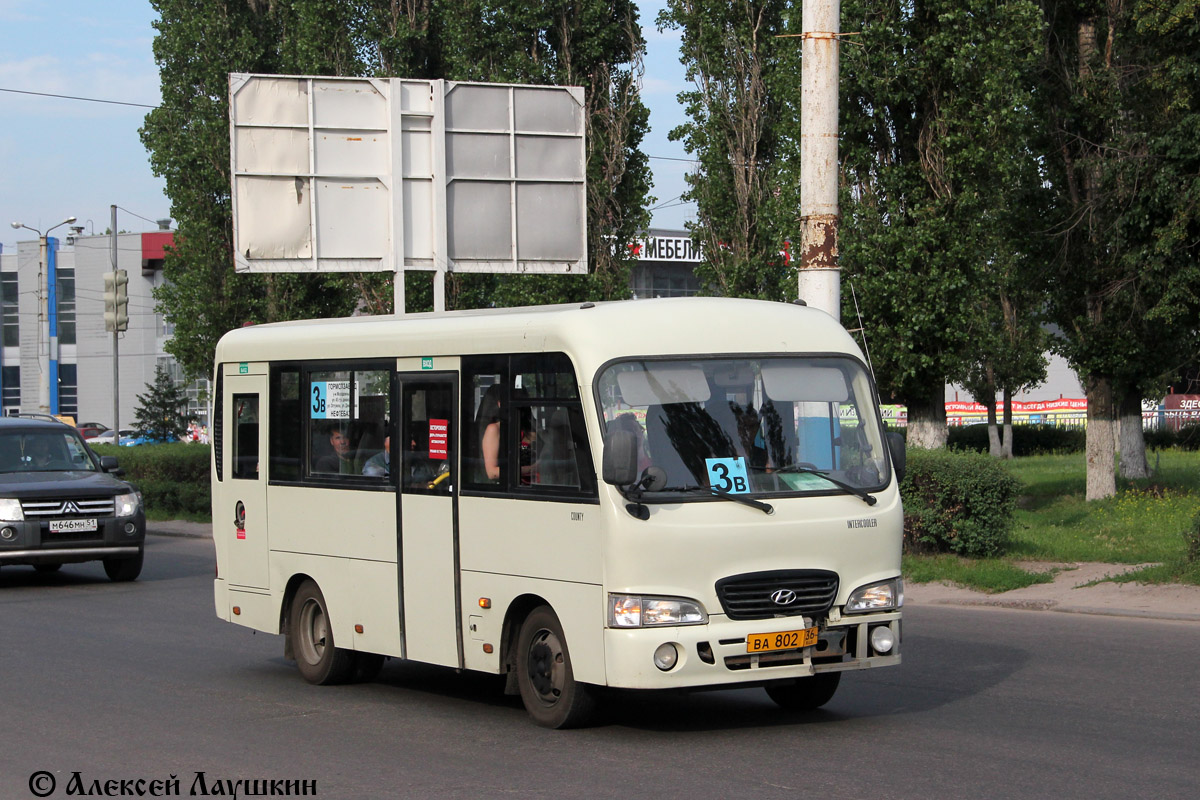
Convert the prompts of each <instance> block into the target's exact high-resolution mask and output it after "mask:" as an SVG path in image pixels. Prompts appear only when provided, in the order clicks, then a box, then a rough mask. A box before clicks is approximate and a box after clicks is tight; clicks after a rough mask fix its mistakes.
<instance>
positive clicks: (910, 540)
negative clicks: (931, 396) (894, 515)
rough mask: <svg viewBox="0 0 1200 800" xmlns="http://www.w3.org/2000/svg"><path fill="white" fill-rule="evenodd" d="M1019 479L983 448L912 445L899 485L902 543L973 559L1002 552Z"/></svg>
mask: <svg viewBox="0 0 1200 800" xmlns="http://www.w3.org/2000/svg"><path fill="white" fill-rule="evenodd" d="M1020 488H1021V483H1020V481H1018V480H1017V479H1016V478H1014V477H1013V476H1012V475H1011V474H1010V473H1009V472H1008V471H1007V470H1006V469H1004V467H1002V466H1001V465H1000V464H999V463H998V462H997V461H996V460H995V459H994V458H992V457H991V456H988V455H986V454H983V453H972V452H964V451H955V450H924V449H920V448H910V449H909V451H908V468H907V471H906V473H905V476H904V480H903V481H902V482H901V484H900V494H901V497H902V498H903V500H904V547H905V550H906V551H908V552H913V553H930V552H933V553H946V552H949V553H957V554H959V555H963V556H970V557H972V558H984V557H988V556H995V555H998V554H1000V553H1001V552H1003V550H1004V548H1005V546H1006V544H1007V543H1008V539H1009V536H1010V534H1011V532H1012V526H1013V511H1014V510H1015V508H1016V502H1017V495H1018V493H1019V492H1020Z"/></svg>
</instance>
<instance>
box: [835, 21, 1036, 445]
mask: <svg viewBox="0 0 1200 800" xmlns="http://www.w3.org/2000/svg"><path fill="white" fill-rule="evenodd" d="M1041 28H1042V23H1041V16H1040V13H1039V9H1038V7H1037V6H1036V5H1035V4H1034V3H1033V2H1032V1H1031V0H1002V1H1001V2H992V0H919V1H918V2H910V3H877V2H869V1H868V0H847V1H846V2H843V3H842V29H843V30H845V31H853V32H855V33H856V34H858V35H856V36H854V37H853V39H852V44H848V45H846V46H844V47H843V49H842V97H841V103H840V123H839V124H840V128H841V136H842V139H841V142H842V144H841V159H842V177H843V180H842V192H841V209H842V216H843V221H842V228H841V231H840V234H839V243H840V247H841V263H842V270H843V278H842V280H843V285H846V284H849V285H851V286H852V287H853V288H854V291H855V293H856V294H857V298H858V302H859V304H860V306H861V308H862V310H863V326H864V328H865V331H866V335H867V336H868V339H869V342H870V349H871V356H872V359H873V362H874V366H875V371H876V374H877V377H878V379H879V383H880V390H881V392H882V393H883V394H884V395H890V396H891V397H893V398H896V399H898V400H901V401H903V402H905V403H907V405H908V409H909V442H910V443H914V444H917V445H919V446H924V447H936V446H941V445H944V443H945V440H946V430H945V392H944V387H945V383H946V382H947V381H948V380H951V379H959V378H964V377H966V376H968V375H969V374H970V372H971V369H972V364H973V363H975V362H977V361H978V358H977V356H978V355H979V353H980V350H979V347H980V345H981V344H983V343H987V344H988V346H989V349H990V350H991V351H992V355H991V356H990V357H989V358H988V359H987V360H988V361H990V362H991V369H992V371H993V373H995V372H996V370H997V369H998V368H1000V366H1001V365H1000V362H999V361H998V359H999V358H1000V355H1001V353H1003V352H1005V351H1006V350H1009V349H1011V348H1013V347H1016V346H1017V345H1018V344H1019V345H1020V347H1019V348H1018V349H1021V350H1022V351H1023V352H1027V351H1025V350H1024V348H1025V347H1027V346H1028V345H1027V344H1026V343H1022V341H1021V337H1020V336H1015V334H1016V333H1017V332H1018V331H1024V330H1027V329H1028V325H1027V323H1026V322H1025V321H1023V320H1021V319H1018V317H1017V312H1018V311H1019V312H1020V313H1021V314H1024V313H1027V312H1028V310H1029V309H1028V306H1024V305H1023V306H1022V307H1021V308H1019V309H1018V307H1017V306H1016V305H1015V304H1014V305H1013V307H1012V309H1011V311H1012V312H1013V316H1012V318H1011V324H1010V322H1009V321H1008V320H1007V319H1006V313H1005V312H1003V310H1002V309H1000V310H995V311H993V310H992V309H994V308H995V307H996V306H998V305H999V306H1001V307H1002V306H1003V302H1002V301H1003V297H1004V295H1005V293H1006V292H1007V291H1010V289H1011V286H1012V285H1013V284H1014V283H1019V282H1020V280H1021V278H1020V274H1021V273H1020V272H1018V271H1017V269H1018V267H1021V268H1022V269H1023V265H1024V264H1025V263H1026V262H1027V260H1028V253H1029V251H1030V249H1031V248H1033V247H1034V245H1033V244H1031V243H1029V242H1027V241H1022V239H1023V238H1027V237H1028V233H1026V234H1025V235H1024V237H1022V235H1021V234H1020V230H1021V228H1022V227H1024V226H1026V225H1027V224H1028V212H1029V209H1028V207H1027V206H1026V205H1025V203H1027V202H1030V201H1031V200H1032V201H1036V186H1037V184H1038V183H1039V182H1040V180H1041V177H1040V175H1039V173H1038V162H1037V158H1036V155H1035V152H1034V151H1033V150H1032V149H1031V144H1032V141H1031V139H1032V133H1031V132H1032V125H1033V122H1032V120H1033V107H1032V100H1033V97H1032V91H1033V85H1034V83H1033V78H1034V69H1035V67H1036V65H1037V62H1036V57H1037V50H1038V47H1037V45H1038V43H1039V42H1040V31H1041ZM1017 198H1021V201H1018V200H1017ZM849 294H850V293H849V292H846V293H844V295H843V297H844V299H845V300H847V301H848V300H849V297H848V295H849ZM1010 300H1011V296H1010ZM852 311H853V309H852V307H849V303H847V312H851V313H852ZM983 372H986V369H984V370H983ZM993 377H994V379H995V380H999V379H998V376H996V375H995V374H994V375H993ZM1000 383H1002V382H1000ZM1000 383H998V384H997V386H998V388H1003V387H1002V386H1001V385H1000ZM1012 388H1015V387H1012ZM992 396H993V397H994V391H993V395H992Z"/></svg>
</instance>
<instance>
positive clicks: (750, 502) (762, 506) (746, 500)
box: [662, 486, 775, 514]
mask: <svg viewBox="0 0 1200 800" xmlns="http://www.w3.org/2000/svg"><path fill="white" fill-rule="evenodd" d="M662 491H664V492H683V493H685V494H697V493H701V494H706V495H711V496H713V497H719V498H721V499H722V500H732V501H733V502H735V503H741V504H742V505H744V506H750V507H751V508H757V509H758V510H759V511H761V512H763V513H764V514H774V513H775V507H774V506H772V505H771V504H770V503H764V502H762V501H761V500H755V499H753V498H750V497H744V496H742V495H740V494H733V493H731V492H722V491H721V490H720V489H714V488H712V487H711V486H668V487H667V488H665V489H663V490H662Z"/></svg>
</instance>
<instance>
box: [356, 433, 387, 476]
mask: <svg viewBox="0 0 1200 800" xmlns="http://www.w3.org/2000/svg"><path fill="white" fill-rule="evenodd" d="M391 462H392V437H391V436H385V437H383V449H382V450H380V451H379V452H378V453H376V454H375V455H373V456H371V457H370V458H368V459H367V463H365V464H363V469H362V474H363V475H366V476H368V477H372V478H386V477H387V476H388V474H389V473H390V472H391V469H392V463H391Z"/></svg>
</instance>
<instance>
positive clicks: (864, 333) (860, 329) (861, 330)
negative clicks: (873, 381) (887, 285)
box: [850, 283, 875, 378]
mask: <svg viewBox="0 0 1200 800" xmlns="http://www.w3.org/2000/svg"><path fill="white" fill-rule="evenodd" d="M850 297H851V298H852V299H853V300H854V313H855V314H856V315H857V316H858V327H857V328H856V329H854V330H852V331H850V333H861V334H862V343H863V352H864V353H866V355H867V369H869V370H871V377H872V378H874V377H875V365H874V364H872V363H871V348H870V346H868V345H867V329H866V328H864V327H863V321H862V311H861V310H860V309H859V307H858V295H857V294H856V293H855V291H854V284H853V283H851V284H850Z"/></svg>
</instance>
